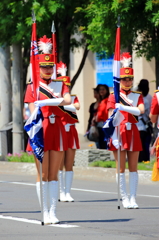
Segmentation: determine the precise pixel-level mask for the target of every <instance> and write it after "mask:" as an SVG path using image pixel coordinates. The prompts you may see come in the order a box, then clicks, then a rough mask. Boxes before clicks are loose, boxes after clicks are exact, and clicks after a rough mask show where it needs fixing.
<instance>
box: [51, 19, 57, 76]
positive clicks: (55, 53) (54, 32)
mask: <svg viewBox="0 0 159 240" xmlns="http://www.w3.org/2000/svg"><path fill="white" fill-rule="evenodd" d="M51 32H52V54H53V58H54V77H55V79H56V77H57V66H56V65H57V43H56V29H55V24H54V21H52V26H51Z"/></svg>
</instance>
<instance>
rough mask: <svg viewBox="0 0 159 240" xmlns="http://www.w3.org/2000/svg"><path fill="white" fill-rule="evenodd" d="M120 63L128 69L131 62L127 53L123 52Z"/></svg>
mask: <svg viewBox="0 0 159 240" xmlns="http://www.w3.org/2000/svg"><path fill="white" fill-rule="evenodd" d="M120 62H121V64H122V67H124V68H127V67H130V64H131V63H132V62H131V55H130V54H129V52H125V53H123V54H122V55H121V58H120Z"/></svg>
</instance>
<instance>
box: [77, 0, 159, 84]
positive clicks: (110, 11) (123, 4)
mask: <svg viewBox="0 0 159 240" xmlns="http://www.w3.org/2000/svg"><path fill="white" fill-rule="evenodd" d="M77 11H80V12H83V13H84V14H85V16H86V18H87V19H88V24H87V25H83V26H82V31H83V32H84V33H85V34H87V35H88V36H89V37H90V38H89V39H87V43H88V49H90V50H91V51H93V52H102V51H106V52H107V54H108V55H110V54H112V53H113V52H114V43H115V33H116V30H115V29H116V23H117V17H118V15H120V19H121V47H123V48H125V47H128V49H129V51H131V50H132V49H134V50H135V51H136V53H137V56H144V57H146V59H147V60H151V59H152V58H153V57H154V58H155V60H156V86H159V0H135V1H134V0H113V1H112V0H100V1H98V0H94V1H93V2H91V3H90V4H89V5H88V6H87V7H86V8H83V7H79V8H77Z"/></svg>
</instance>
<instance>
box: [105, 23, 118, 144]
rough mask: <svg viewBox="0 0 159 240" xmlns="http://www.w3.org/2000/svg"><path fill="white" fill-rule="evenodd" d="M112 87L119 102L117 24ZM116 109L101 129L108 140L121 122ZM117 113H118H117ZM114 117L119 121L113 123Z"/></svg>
mask: <svg viewBox="0 0 159 240" xmlns="http://www.w3.org/2000/svg"><path fill="white" fill-rule="evenodd" d="M113 87H114V96H115V101H116V103H119V88H120V27H119V26H118V28H117V32H116V44H115V53H114V61H113ZM118 112H119V111H117V109H115V110H114V112H113V114H112V115H111V117H110V118H108V119H107V120H106V122H105V123H104V126H103V131H104V135H105V140H106V141H107V142H108V141H109V139H110V138H111V137H112V135H113V133H114V130H115V126H118V125H119V124H120V122H121V117H120V118H118V117H117V116H119V115H120V113H118ZM118 114H119V115H118ZM114 118H116V119H119V122H118V123H116V124H114Z"/></svg>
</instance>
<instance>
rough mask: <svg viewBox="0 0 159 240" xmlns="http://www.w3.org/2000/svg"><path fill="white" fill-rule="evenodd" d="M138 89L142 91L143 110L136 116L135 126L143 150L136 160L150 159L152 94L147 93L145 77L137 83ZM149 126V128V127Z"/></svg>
mask: <svg viewBox="0 0 159 240" xmlns="http://www.w3.org/2000/svg"><path fill="white" fill-rule="evenodd" d="M137 90H138V91H140V92H141V93H142V96H143V99H144V107H145V112H144V113H143V114H141V115H140V116H139V117H138V123H137V127H138V130H139V132H140V138H141V142H142V148H143V150H142V151H140V153H139V158H138V162H142V161H150V143H151V131H152V126H151V123H150V118H149V114H150V107H151V101H152V96H151V95H150V94H149V82H148V80H147V79H141V81H140V83H139V85H138V89H137ZM150 128H151V129H150Z"/></svg>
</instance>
